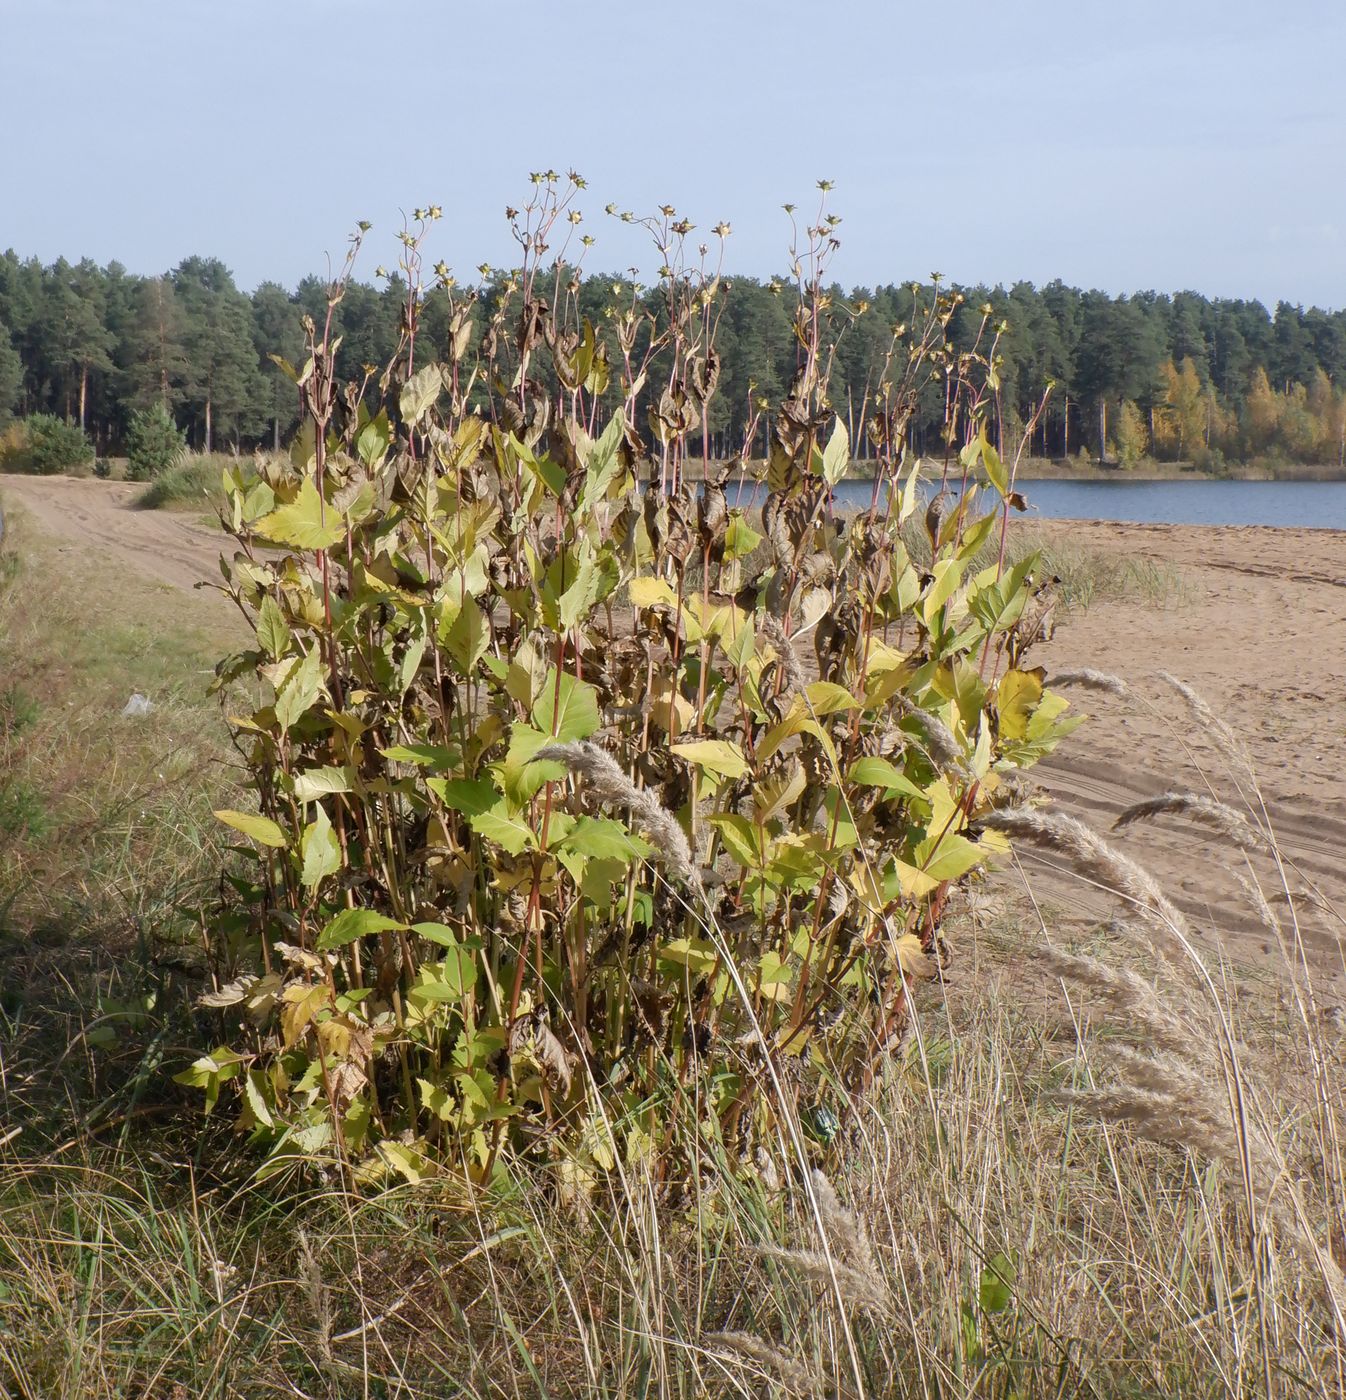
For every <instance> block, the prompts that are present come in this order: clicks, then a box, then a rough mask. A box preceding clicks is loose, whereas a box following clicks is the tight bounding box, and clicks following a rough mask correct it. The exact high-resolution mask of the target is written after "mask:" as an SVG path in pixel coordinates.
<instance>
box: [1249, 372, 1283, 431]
mask: <svg viewBox="0 0 1346 1400" xmlns="http://www.w3.org/2000/svg"><path fill="white" fill-rule="evenodd" d="M1245 421H1246V422H1247V427H1248V445H1249V446H1250V447H1251V448H1252V450H1253V451H1254V452H1265V451H1266V450H1267V449H1268V448H1269V447H1271V446H1272V445H1273V443H1274V442H1275V441H1276V432H1277V429H1278V428H1279V427H1280V422H1281V396H1280V395H1279V394H1278V393H1277V392H1276V391H1275V390H1274V389H1273V388H1272V387H1271V384H1270V382H1269V381H1268V379H1267V372H1266V370H1264V369H1263V368H1262V367H1261V365H1259V366H1258V367H1257V368H1256V369H1255V370H1254V371H1253V377H1252V383H1251V384H1250V385H1249V386H1248V402H1247V407H1246V413H1245Z"/></svg>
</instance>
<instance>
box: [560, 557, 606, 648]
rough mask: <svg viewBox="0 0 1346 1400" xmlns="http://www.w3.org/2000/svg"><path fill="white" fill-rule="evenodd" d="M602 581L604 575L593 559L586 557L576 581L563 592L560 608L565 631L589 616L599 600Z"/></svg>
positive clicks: (562, 626)
mask: <svg viewBox="0 0 1346 1400" xmlns="http://www.w3.org/2000/svg"><path fill="white" fill-rule="evenodd" d="M602 582H603V576H602V574H601V573H600V571H599V570H598V569H597V568H596V567H595V565H594V562H593V560H592V559H586V560H585V561H584V562H583V563H582V564H581V565H580V567H579V572H578V573H577V574H576V575H575V579H574V582H572V583H571V584H570V585H569V587H567V589H566V591H565V592H564V593H562V594H561V600H560V603H559V607H558V610H559V615H560V619H561V630H562V631H563V632H565V631H569V630H570V628H572V627H573V626H574V625H575V624H576V623H577V622H579V621H580V619H581V618H585V617H588V615H589V613H590V611H591V610H592V608H593V606H594V604H595V603H596V602H597V601H598V591H599V588H600V587H601V585H602Z"/></svg>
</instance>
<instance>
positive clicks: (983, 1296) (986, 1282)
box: [978, 1254, 1018, 1313]
mask: <svg viewBox="0 0 1346 1400" xmlns="http://www.w3.org/2000/svg"><path fill="white" fill-rule="evenodd" d="M1017 1272H1018V1271H1017V1269H1016V1268H1015V1266H1014V1261H1013V1260H1011V1259H1009V1258H1008V1257H1007V1256H1006V1255H1004V1254H994V1255H992V1256H991V1258H990V1259H988V1260H987V1262H986V1267H985V1268H984V1269H983V1270H982V1273H981V1287H980V1288H979V1290H978V1302H980V1304H981V1310H982V1312H987V1313H1000V1312H1004V1311H1005V1309H1006V1308H1007V1307H1009V1305H1010V1303H1011V1302H1013V1300H1014V1278H1015V1275H1016V1273H1017Z"/></svg>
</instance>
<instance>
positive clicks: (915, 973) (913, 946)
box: [897, 933, 938, 977]
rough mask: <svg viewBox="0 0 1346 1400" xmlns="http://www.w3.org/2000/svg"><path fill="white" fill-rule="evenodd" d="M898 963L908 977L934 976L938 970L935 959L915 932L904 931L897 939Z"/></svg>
mask: <svg viewBox="0 0 1346 1400" xmlns="http://www.w3.org/2000/svg"><path fill="white" fill-rule="evenodd" d="M897 965H898V967H900V968H901V969H902V973H903V975H904V976H906V977H933V976H934V975H935V973H936V972H937V971H938V969H937V968H936V966H935V960H934V959H933V958H931V957H928V956H927V955H926V953H925V950H924V949H923V948H922V947H921V940H920V939H919V938H917V937H916V935H915V934H914V933H904V934H903V935H902V937H901V938H899V939H898V940H897Z"/></svg>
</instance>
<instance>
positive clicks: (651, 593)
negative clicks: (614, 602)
mask: <svg viewBox="0 0 1346 1400" xmlns="http://www.w3.org/2000/svg"><path fill="white" fill-rule="evenodd" d="M626 592H627V596H628V597H629V598H630V600H631V606H632V607H633V608H652V607H654V606H655V605H656V604H659V603H666V604H667V605H668V606H669V607H670V608H674V607H677V605H678V595H677V594H676V593H674V591H673V587H672V585H671V584H670V583H669V582H668V581H667V580H666V579H662V578H633V579H632V580H631V582H630V583H629V584H627V587H626Z"/></svg>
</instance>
